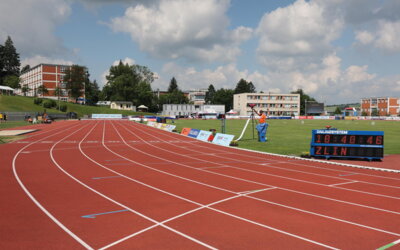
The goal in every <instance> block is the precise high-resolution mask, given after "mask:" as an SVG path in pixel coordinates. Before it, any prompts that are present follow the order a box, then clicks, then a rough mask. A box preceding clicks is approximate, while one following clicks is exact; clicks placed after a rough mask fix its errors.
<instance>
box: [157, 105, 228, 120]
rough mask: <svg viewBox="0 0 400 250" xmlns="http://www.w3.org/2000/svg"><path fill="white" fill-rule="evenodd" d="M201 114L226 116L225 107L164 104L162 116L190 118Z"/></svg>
mask: <svg viewBox="0 0 400 250" xmlns="http://www.w3.org/2000/svg"><path fill="white" fill-rule="evenodd" d="M199 114H225V105H195V104H164V105H163V112H162V115H165V116H175V117H182V116H186V117H190V116H192V115H196V116H197V115H199Z"/></svg>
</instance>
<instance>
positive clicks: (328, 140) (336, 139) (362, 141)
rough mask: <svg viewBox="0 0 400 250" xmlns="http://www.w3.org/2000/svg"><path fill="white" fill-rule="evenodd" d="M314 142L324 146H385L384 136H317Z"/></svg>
mask: <svg viewBox="0 0 400 250" xmlns="http://www.w3.org/2000/svg"><path fill="white" fill-rule="evenodd" d="M313 142H314V143H324V144H358V145H383V136H382V135H332V134H316V135H315V137H314V141H313Z"/></svg>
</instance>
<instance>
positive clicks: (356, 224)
mask: <svg viewBox="0 0 400 250" xmlns="http://www.w3.org/2000/svg"><path fill="white" fill-rule="evenodd" d="M117 133H119V132H118V131H117ZM119 136H120V137H121V138H123V137H122V136H121V135H120V134H119ZM128 146H129V145H128ZM110 152H112V151H110ZM114 154H116V155H118V154H117V153H114ZM118 156H120V157H121V155H118ZM127 160H129V161H131V162H134V161H132V160H130V159H127ZM196 183H198V182H196ZM208 186H209V185H208ZM264 186H265V185H264ZM216 188H217V187H216ZM273 188H275V187H273ZM217 189H218V188H217ZM267 189H269V188H267ZM258 191H259V190H255V192H258ZM289 191H290V190H289ZM231 192H232V193H234V192H233V191H231ZM297 193H301V192H297ZM306 195H307V194H306ZM246 197H248V198H251V199H256V200H261V199H259V198H255V197H251V196H246ZM328 200H329V199H328ZM261 201H263V202H267V203H270V204H273V205H277V206H282V207H286V208H289V209H293V210H297V211H301V212H304V213H309V214H313V215H316V216H320V217H324V218H327V219H332V220H336V221H340V222H344V223H348V224H351V225H354V226H359V227H363V228H367V229H371V230H375V231H379V232H383V233H387V234H392V235H398V234H396V233H393V232H389V231H385V230H382V229H378V228H373V227H369V226H366V225H362V224H358V223H354V222H350V221H346V220H342V219H338V218H334V217H330V216H326V215H322V214H318V213H314V212H310V211H306V210H302V209H298V208H294V207H289V206H286V205H282V204H278V203H274V202H269V201H266V200H261ZM364 207H365V206H364ZM389 212H391V211H389ZM399 214H400V213H399ZM135 235H137V233H135Z"/></svg>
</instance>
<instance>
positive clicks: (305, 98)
mask: <svg viewBox="0 0 400 250" xmlns="http://www.w3.org/2000/svg"><path fill="white" fill-rule="evenodd" d="M291 94H300V114H302V115H304V114H305V110H306V108H305V106H306V101H307V102H309V101H314V102H315V101H316V100H315V99H314V98H312V97H310V96H308V95H306V94H305V93H304V91H303V90H302V89H298V90H296V91H292V92H291Z"/></svg>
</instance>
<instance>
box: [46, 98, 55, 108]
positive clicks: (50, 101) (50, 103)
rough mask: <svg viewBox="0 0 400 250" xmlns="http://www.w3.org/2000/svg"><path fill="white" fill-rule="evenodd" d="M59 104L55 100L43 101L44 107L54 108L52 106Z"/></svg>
mask: <svg viewBox="0 0 400 250" xmlns="http://www.w3.org/2000/svg"><path fill="white" fill-rule="evenodd" d="M56 106H57V103H56V101H54V100H50V99H49V100H45V101H44V102H43V107H44V108H48V109H49V108H52V107H56Z"/></svg>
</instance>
